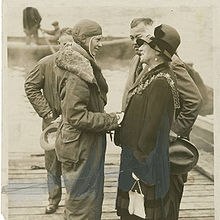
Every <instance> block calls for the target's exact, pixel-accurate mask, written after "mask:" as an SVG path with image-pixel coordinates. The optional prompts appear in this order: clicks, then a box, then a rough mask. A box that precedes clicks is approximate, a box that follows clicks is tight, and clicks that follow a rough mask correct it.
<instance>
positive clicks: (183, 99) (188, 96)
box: [122, 55, 205, 137]
mask: <svg viewBox="0 0 220 220" xmlns="http://www.w3.org/2000/svg"><path fill="white" fill-rule="evenodd" d="M139 60H140V58H139V56H138V55H136V56H134V58H133V59H132V61H131V65H130V69H129V77H128V80H127V84H126V86H125V91H124V95H123V101H122V110H123V111H124V110H125V109H126V106H127V103H128V102H127V96H128V91H129V89H130V88H131V87H132V85H133V84H134V82H135V80H136V78H137V77H138V75H139V73H140V70H141V69H142V67H141V66H140V62H139ZM171 67H172V69H173V72H174V73H175V75H176V78H177V89H178V92H179V98H180V108H179V110H178V112H177V114H176V120H175V121H174V122H173V124H172V130H173V131H174V132H175V133H176V134H177V135H179V136H183V137H187V136H188V135H189V133H190V131H191V128H192V126H193V124H194V122H195V120H196V118H197V116H198V114H199V110H200V108H201V105H202V96H201V94H200V92H199V89H198V88H201V89H200V90H201V91H203V93H202V94H205V91H204V89H203V88H204V84H203V83H202V81H199V80H198V77H193V76H192V78H191V77H190V75H189V73H188V72H187V71H188V67H186V66H185V64H184V62H183V61H182V60H181V59H180V58H179V57H177V56H175V55H174V56H173V61H172V62H171ZM190 74H191V75H193V74H194V75H195V73H194V72H190ZM195 78H196V79H197V80H194V79H195ZM203 97H204V96H203Z"/></svg>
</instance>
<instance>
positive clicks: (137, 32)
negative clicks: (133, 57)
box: [130, 22, 151, 54]
mask: <svg viewBox="0 0 220 220" xmlns="http://www.w3.org/2000/svg"><path fill="white" fill-rule="evenodd" d="M150 29H151V26H150V25H145V24H144V23H143V22H142V23H139V24H138V25H137V26H135V27H133V28H131V29H130V38H131V41H132V45H133V48H134V49H135V52H136V53H137V54H139V50H138V49H139V47H138V44H137V39H140V38H144V37H146V36H147V35H149V32H150Z"/></svg>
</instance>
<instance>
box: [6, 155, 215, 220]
mask: <svg viewBox="0 0 220 220" xmlns="http://www.w3.org/2000/svg"><path fill="white" fill-rule="evenodd" d="M33 165H35V166H38V169H31V166H33ZM39 168H41V169H39ZM43 168H44V157H43V156H36V155H35V156H34V155H31V154H30V153H10V154H9V173H8V178H9V179H8V186H7V187H5V188H4V189H3V190H4V193H7V194H8V214H9V218H8V219H10V220H32V219H33V220H38V219H39V220H58V219H63V217H62V213H63V210H64V199H65V188H63V196H62V200H61V202H60V206H59V208H58V210H57V212H56V214H52V215H45V214H44V211H45V206H46V205H47V204H48V201H47V198H48V194H47V184H46V171H45V169H43ZM118 170H119V154H118V153H113V154H110V153H107V155H106V161H105V187H104V192H105V198H104V204H103V214H102V219H103V220H107V219H108V220H116V219H118V217H117V215H116V213H115V210H114V205H115V197H116V188H117V177H118ZM179 219H182V220H188V219H192V220H214V184H213V181H211V180H210V179H208V178H207V177H205V176H203V175H202V174H201V173H199V172H198V171H196V170H192V171H191V172H190V173H189V178H188V182H187V183H186V185H185V190H184V197H183V199H182V203H181V211H180V218H179Z"/></svg>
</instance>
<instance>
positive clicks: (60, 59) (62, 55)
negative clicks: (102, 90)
mask: <svg viewBox="0 0 220 220" xmlns="http://www.w3.org/2000/svg"><path fill="white" fill-rule="evenodd" d="M90 61H92V62H94V60H92V57H90V56H89V54H88V53H87V52H86V51H85V50H84V49H83V48H82V47H80V46H79V45H78V44H76V43H74V42H72V43H67V44H66V45H65V46H64V47H63V48H61V49H60V50H59V52H58V54H57V56H56V65H57V66H58V67H59V68H61V69H64V70H67V71H69V72H72V73H74V74H76V75H77V76H79V77H80V78H81V79H83V80H85V81H87V82H89V83H95V81H96V80H95V77H94V74H93V68H92V66H91V63H90Z"/></svg>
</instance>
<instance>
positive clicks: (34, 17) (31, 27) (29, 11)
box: [23, 7, 41, 45]
mask: <svg viewBox="0 0 220 220" xmlns="http://www.w3.org/2000/svg"><path fill="white" fill-rule="evenodd" d="M40 22H41V16H40V14H39V12H38V10H37V9H36V8H32V7H27V8H25V9H24V10H23V28H24V33H25V34H26V44H28V45H29V44H30V43H31V38H32V37H33V38H34V41H35V43H36V44H38V43H39V42H38V40H39V39H38V29H39V28H40Z"/></svg>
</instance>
